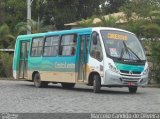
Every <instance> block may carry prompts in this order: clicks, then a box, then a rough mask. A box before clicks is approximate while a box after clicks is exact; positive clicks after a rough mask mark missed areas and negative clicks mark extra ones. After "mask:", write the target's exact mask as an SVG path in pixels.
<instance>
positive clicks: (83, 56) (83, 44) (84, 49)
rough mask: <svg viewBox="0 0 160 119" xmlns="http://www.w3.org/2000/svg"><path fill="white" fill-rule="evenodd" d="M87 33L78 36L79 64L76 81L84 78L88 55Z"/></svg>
mask: <svg viewBox="0 0 160 119" xmlns="http://www.w3.org/2000/svg"><path fill="white" fill-rule="evenodd" d="M89 38H90V36H89V35H81V36H80V53H79V66H78V82H84V81H85V80H86V63H87V56H88V42H89Z"/></svg>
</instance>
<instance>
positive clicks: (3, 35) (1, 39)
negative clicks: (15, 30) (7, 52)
mask: <svg viewBox="0 0 160 119" xmlns="http://www.w3.org/2000/svg"><path fill="white" fill-rule="evenodd" d="M13 40H14V36H13V35H11V33H10V29H9V27H8V25H7V24H3V25H2V26H0V47H1V48H7V47H8V46H9V45H10V42H12V41H13Z"/></svg>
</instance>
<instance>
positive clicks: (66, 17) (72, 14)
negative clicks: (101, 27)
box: [44, 0, 104, 29]
mask: <svg viewBox="0 0 160 119" xmlns="http://www.w3.org/2000/svg"><path fill="white" fill-rule="evenodd" d="M102 1H104V0H66V1H64V0H57V1H56V0H48V1H47V4H46V8H47V9H46V8H44V9H45V16H44V22H45V24H51V23H54V24H55V25H56V28H57V29H65V27H64V24H65V23H70V22H74V21H77V20H81V19H86V18H88V17H91V16H92V15H94V14H99V13H100V8H99V5H100V4H101V3H102ZM51 19H52V20H51ZM53 19H54V20H53Z"/></svg>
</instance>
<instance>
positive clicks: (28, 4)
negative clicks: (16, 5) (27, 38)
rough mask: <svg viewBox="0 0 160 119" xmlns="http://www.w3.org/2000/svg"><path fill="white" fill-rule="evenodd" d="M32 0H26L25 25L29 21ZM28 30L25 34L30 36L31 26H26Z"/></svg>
mask: <svg viewBox="0 0 160 119" xmlns="http://www.w3.org/2000/svg"><path fill="white" fill-rule="evenodd" d="M32 2H33V0H27V25H28V24H29V21H30V20H31V5H32ZM27 27H28V28H29V29H28V30H27V34H31V26H29V25H28V26H27Z"/></svg>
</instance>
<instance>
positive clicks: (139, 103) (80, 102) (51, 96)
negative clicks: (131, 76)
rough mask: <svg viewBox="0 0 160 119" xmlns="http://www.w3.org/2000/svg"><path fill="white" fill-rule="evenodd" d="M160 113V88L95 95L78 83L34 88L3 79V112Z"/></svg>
mask: <svg viewBox="0 0 160 119" xmlns="http://www.w3.org/2000/svg"><path fill="white" fill-rule="evenodd" d="M4 112H11V113H30V112H32V113H38V112H40V113H57V112H63V113H64V112H65V113H68V112H69V113H72V112H73V113H124V112H125V113H137V112H138V113H142V112H146V113H158V112H159V113H160V89H158V88H139V89H138V91H137V93H136V94H129V93H128V88H106V87H103V88H102V91H101V93H100V94H94V93H93V92H92V87H89V86H85V85H79V84H77V85H76V86H75V88H74V89H72V90H67V89H63V88H62V87H61V85H58V84H54V85H53V84H50V85H49V87H47V88H35V87H34V86H33V83H32V82H26V81H7V80H0V113H4Z"/></svg>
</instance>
